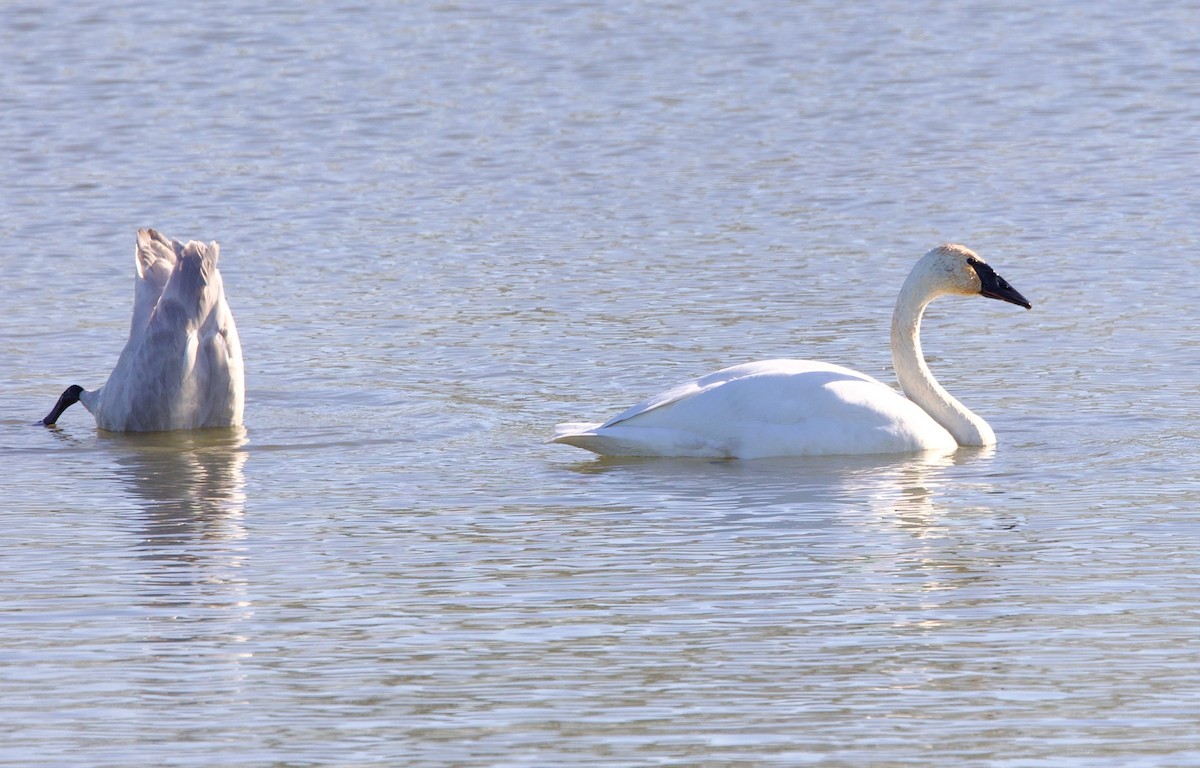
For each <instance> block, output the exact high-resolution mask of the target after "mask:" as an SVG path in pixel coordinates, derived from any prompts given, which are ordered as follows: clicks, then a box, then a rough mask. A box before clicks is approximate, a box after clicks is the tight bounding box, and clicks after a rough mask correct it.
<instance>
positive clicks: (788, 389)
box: [553, 360, 956, 458]
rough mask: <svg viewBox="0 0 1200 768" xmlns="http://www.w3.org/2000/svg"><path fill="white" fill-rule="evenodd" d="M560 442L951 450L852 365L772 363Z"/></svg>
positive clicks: (613, 451) (684, 389)
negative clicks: (852, 367) (851, 366)
mask: <svg viewBox="0 0 1200 768" xmlns="http://www.w3.org/2000/svg"><path fill="white" fill-rule="evenodd" d="M553 442H558V443H565V444H568V445H574V446H576V447H579V448H584V449H586V450H589V451H593V452H595V453H599V454H603V455H609V456H698V457H700V456H707V457H726V458H759V457H765V456H820V455H831V454H856V453H889V452H895V451H918V450H929V449H947V450H952V449H953V448H954V447H955V446H956V443H955V442H954V439H953V438H952V437H951V436H950V434H949V433H948V432H947V431H946V430H945V429H943V428H942V427H941V426H939V425H938V424H937V423H936V422H935V421H933V419H932V418H930V417H929V415H928V414H927V413H925V412H924V411H923V410H921V409H920V408H919V407H918V406H917V405H915V404H914V403H912V402H911V401H910V400H908V399H907V398H905V397H904V396H903V395H901V394H900V393H898V392H896V391H895V390H893V389H892V388H890V387H888V386H886V385H884V384H883V383H881V382H879V381H878V380H876V379H874V378H872V377H870V376H867V375H865V374H862V373H858V372H857V371H853V370H851V369H849V368H843V367H842V366H839V365H831V364H828V363H821V362H817V361H812V360H765V361H762V362H757V363H747V364H744V365H736V366H733V367H731V368H724V369H722V370H719V371H716V372H715V373H711V374H709V375H707V376H703V377H701V378H698V379H695V380H693V381H689V382H687V383H685V384H683V385H681V386H678V387H676V388H674V389H671V390H668V391H666V392H663V393H662V394H661V395H657V396H655V397H653V398H650V399H649V400H646V401H644V402H642V403H639V404H637V405H635V406H633V407H632V408H630V409H628V410H627V411H625V412H623V413H620V414H618V415H617V416H615V417H614V418H612V419H610V420H608V421H607V422H605V423H603V424H562V425H559V427H558V430H557V434H556V435H555V437H554V438H553Z"/></svg>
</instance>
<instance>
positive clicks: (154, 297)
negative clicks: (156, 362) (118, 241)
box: [129, 229, 183, 337]
mask: <svg viewBox="0 0 1200 768" xmlns="http://www.w3.org/2000/svg"><path fill="white" fill-rule="evenodd" d="M182 248H183V245H182V244H181V243H180V242H179V241H177V240H172V239H171V238H169V237H166V236H165V235H163V234H161V233H159V232H158V231H156V230H153V229H139V230H138V233H137V250H136V252H135V254H134V266H135V267H136V268H137V278H136V280H135V281H134V286H133V322H132V323H131V324H130V328H129V335H130V336H131V337H132V336H135V335H136V334H138V333H139V332H140V331H141V330H142V329H144V328H145V327H146V322H147V321H149V319H150V314H151V313H152V312H153V311H154V307H155V306H156V305H157V304H158V300H159V299H160V298H161V297H162V293H163V288H165V287H166V285H167V280H168V279H169V278H170V277H171V272H172V271H173V270H174V269H175V262H176V260H177V259H178V256H179V252H180V250H181V249H182Z"/></svg>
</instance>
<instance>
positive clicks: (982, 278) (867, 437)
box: [551, 243, 1031, 459]
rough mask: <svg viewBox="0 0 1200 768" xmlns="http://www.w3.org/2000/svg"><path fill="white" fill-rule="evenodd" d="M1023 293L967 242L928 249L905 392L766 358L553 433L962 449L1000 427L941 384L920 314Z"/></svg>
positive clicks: (684, 449)
mask: <svg viewBox="0 0 1200 768" xmlns="http://www.w3.org/2000/svg"><path fill="white" fill-rule="evenodd" d="M946 295H960V296H971V295H979V296H986V297H988V298H991V299H1000V300H1001V301H1007V302H1009V303H1011V304H1016V305H1018V306H1021V307H1025V308H1026V309H1030V308H1031V305H1030V303H1029V302H1028V301H1026V300H1025V297H1024V296H1022V295H1021V294H1020V293H1018V292H1017V290H1016V289H1015V288H1013V287H1012V286H1011V285H1009V284H1008V283H1007V282H1006V281H1005V280H1004V278H1002V277H1000V275H998V274H996V273H995V271H993V270H992V268H991V267H990V266H988V265H987V263H986V262H984V260H983V259H981V258H980V257H979V256H978V255H976V254H975V252H973V251H972V250H970V249H969V248H966V247H964V246H961V245H956V244H953V243H949V244H946V245H942V246H939V247H937V248H934V249H933V250H931V251H929V252H928V253H926V254H925V256H924V257H922V258H921V259H920V260H919V261H918V262H917V264H916V266H914V267H913V269H912V272H910V273H909V275H908V278H907V279H906V280H905V281H904V285H903V287H902V288H901V289H900V296H899V297H898V298H897V299H896V309H895V312H894V313H893V314H892V363H893V366H894V368H895V370H896V377H897V378H898V379H899V381H900V387H901V388H902V389H903V390H904V395H907V397H905V396H904V395H901V394H900V393H898V392H896V391H895V390H894V389H892V388H891V387H889V386H887V385H886V384H883V383H881V382H880V381H878V380H876V379H874V378H872V377H870V376H867V375H865V374H862V373H858V372H857V371H853V370H850V369H849V368H843V367H842V366H840V365H832V364H830V363H822V362H817V361H813V360H764V361H761V362H757V363H746V364H744V365H735V366H733V367H731V368H724V369H722V370H719V371H716V372H715V373H710V374H708V375H707V376H702V377H700V378H698V379H694V380H692V381H689V382H687V383H685V384H681V385H680V386H678V387H675V388H674V389H670V390H667V391H666V392H663V393H661V394H658V395H656V396H654V397H651V398H650V399H648V400H645V401H643V402H641V403H638V404H637V405H635V406H633V407H632V408H630V409H628V410H627V411H624V412H623V413H620V414H618V415H616V416H614V417H613V418H611V419H609V420H608V421H606V422H604V423H603V424H559V425H558V427H557V429H556V434H555V436H554V437H553V438H552V439H551V442H555V443H565V444H567V445H573V446H576V447H578V448H584V449H586V450H589V451H592V452H594V453H598V454H601V455H606V456H681V457H682V456H694V457H722V458H739V459H752V458H761V457H767V456H819V455H830V454H866V453H899V452H904V451H925V450H944V451H949V450H954V449H955V448H957V447H958V446H983V445H992V444H994V443H995V442H996V435H995V433H994V432H992V428H991V427H990V426H988V423H987V422H986V421H984V420H983V419H982V418H980V417H979V416H977V415H976V414H974V413H972V412H971V411H970V410H969V409H968V408H967V407H966V406H965V405H963V404H962V403H960V402H959V401H958V400H955V399H954V398H953V397H952V396H951V395H950V393H949V392H947V391H946V390H945V389H943V388H942V386H941V385H940V384H938V382H937V380H936V379H934V378H933V373H932V372H931V371H930V370H929V367H928V366H927V365H926V364H925V358H924V356H923V355H922V354H921V340H920V330H921V317H922V315H923V314H924V313H925V307H926V306H928V305H929V303H930V302H931V301H933V300H934V299H936V298H938V297H939V296H946Z"/></svg>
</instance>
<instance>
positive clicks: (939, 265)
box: [921, 243, 1032, 309]
mask: <svg viewBox="0 0 1200 768" xmlns="http://www.w3.org/2000/svg"><path fill="white" fill-rule="evenodd" d="M921 262H922V264H923V266H924V270H923V271H924V272H925V273H926V274H927V275H928V276H929V277H930V278H931V279H932V280H933V281H934V282H935V283H936V284H937V286H938V288H939V289H940V290H939V292H940V293H953V294H959V295H961V296H986V297H988V298H989V299H999V300H1000V301H1007V302H1009V303H1010V304H1016V305H1017V306H1019V307H1025V309H1031V308H1032V305H1031V304H1030V303H1029V302H1028V301H1027V300H1026V299H1025V297H1024V296H1022V295H1021V294H1020V292H1019V291H1017V289H1016V288H1013V287H1012V286H1011V285H1009V284H1008V281H1007V280H1005V279H1004V278H1003V277H1000V275H997V274H996V271H995V270H994V269H992V268H991V267H990V266H988V263H987V262H986V261H984V260H983V259H981V258H980V257H979V254H977V253H975V252H974V251H972V250H971V249H970V248H967V247H966V246H965V245H958V244H956V243H946V244H945V245H939V246H938V247H937V248H934V249H933V250H932V251H930V252H929V253H927V254H925V258H923V259H921Z"/></svg>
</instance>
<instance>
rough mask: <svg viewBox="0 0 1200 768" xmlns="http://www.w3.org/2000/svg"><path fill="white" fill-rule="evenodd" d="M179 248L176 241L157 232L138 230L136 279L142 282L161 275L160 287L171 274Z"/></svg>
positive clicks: (147, 229) (148, 229) (153, 230)
mask: <svg viewBox="0 0 1200 768" xmlns="http://www.w3.org/2000/svg"><path fill="white" fill-rule="evenodd" d="M179 248H180V243H179V242H178V241H175V240H172V239H171V238H169V237H167V236H166V235H164V234H162V233H161V232H159V231H158V230H155V229H150V228H148V227H147V228H145V229H139V230H138V233H137V253H136V256H135V261H136V263H137V274H138V277H139V278H141V279H143V280H146V279H152V277H153V276H154V275H157V274H158V273H161V277H162V279H161V280H160V281H159V285H160V286H161V285H162V284H163V283H165V282H166V281H167V276H168V275H170V274H171V268H172V267H174V266H175V260H176V258H177V257H178V255H179ZM164 270H165V271H164Z"/></svg>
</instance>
